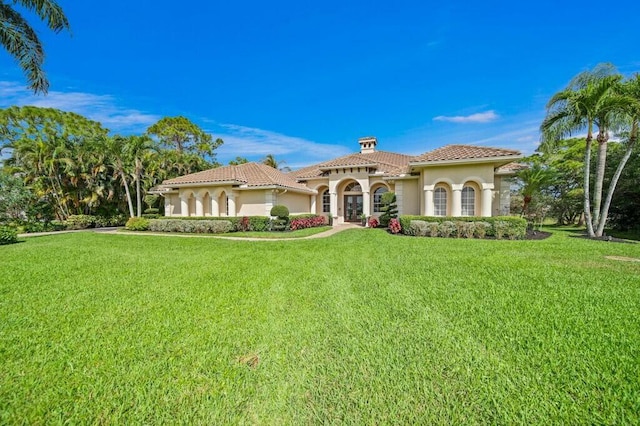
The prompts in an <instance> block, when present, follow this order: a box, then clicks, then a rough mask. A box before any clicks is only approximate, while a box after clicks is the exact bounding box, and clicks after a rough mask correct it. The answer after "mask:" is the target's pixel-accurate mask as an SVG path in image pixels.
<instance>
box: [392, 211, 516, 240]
mask: <svg viewBox="0 0 640 426" xmlns="http://www.w3.org/2000/svg"><path fill="white" fill-rule="evenodd" d="M399 220H400V225H401V226H402V232H403V233H405V234H407V235H412V234H411V229H409V228H410V225H411V221H413V220H422V221H425V222H434V223H438V224H440V223H443V222H475V223H476V224H477V223H478V222H483V223H485V224H486V225H485V226H484V231H485V234H484V236H485V237H492V236H496V235H495V224H496V223H497V222H504V224H503V225H500V226H502V230H503V232H502V236H501V238H502V237H505V236H507V237H508V238H514V239H517V238H523V237H524V236H525V235H526V227H527V221H526V220H525V219H523V218H520V217H513V216H495V217H445V216H413V215H403V216H400V218H399ZM475 229H478V226H477V225H476V226H475ZM507 230H508V231H507ZM456 231H457V228H456ZM479 232H480V233H482V231H479ZM474 235H476V236H478V238H482V237H480V236H479V234H477V231H474ZM441 236H444V235H441ZM448 236H451V235H448ZM496 237H497V236H496Z"/></svg>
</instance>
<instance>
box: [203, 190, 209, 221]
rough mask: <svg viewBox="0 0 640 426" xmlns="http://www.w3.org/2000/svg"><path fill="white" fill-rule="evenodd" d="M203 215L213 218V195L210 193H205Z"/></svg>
mask: <svg viewBox="0 0 640 426" xmlns="http://www.w3.org/2000/svg"><path fill="white" fill-rule="evenodd" d="M202 214H203V215H204V216H211V195H209V191H205V193H204V195H203V196H202Z"/></svg>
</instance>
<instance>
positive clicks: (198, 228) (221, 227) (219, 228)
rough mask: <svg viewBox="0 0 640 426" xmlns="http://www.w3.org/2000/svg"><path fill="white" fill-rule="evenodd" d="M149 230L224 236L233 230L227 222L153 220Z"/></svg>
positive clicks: (229, 222)
mask: <svg viewBox="0 0 640 426" xmlns="http://www.w3.org/2000/svg"><path fill="white" fill-rule="evenodd" d="M149 230H150V231H154V232H184V233H196V234H224V233H227V232H232V231H233V230H235V227H234V225H233V224H232V223H231V221H229V220H182V219H153V220H150V221H149Z"/></svg>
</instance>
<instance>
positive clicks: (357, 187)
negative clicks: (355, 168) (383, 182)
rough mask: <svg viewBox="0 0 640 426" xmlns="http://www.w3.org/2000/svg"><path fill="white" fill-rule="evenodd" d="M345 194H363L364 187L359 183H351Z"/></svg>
mask: <svg viewBox="0 0 640 426" xmlns="http://www.w3.org/2000/svg"><path fill="white" fill-rule="evenodd" d="M344 192H362V187H361V186H360V184H359V183H358V182H351V183H350V184H349V185H347V187H346V188H345V189H344Z"/></svg>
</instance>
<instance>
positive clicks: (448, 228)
mask: <svg viewBox="0 0 640 426" xmlns="http://www.w3.org/2000/svg"><path fill="white" fill-rule="evenodd" d="M456 230H457V228H456V224H455V223H453V222H451V221H450V220H445V221H444V222H441V223H440V224H439V225H438V235H440V236H442V237H445V238H449V237H451V236H453V235H456Z"/></svg>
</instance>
